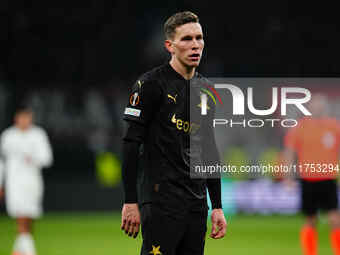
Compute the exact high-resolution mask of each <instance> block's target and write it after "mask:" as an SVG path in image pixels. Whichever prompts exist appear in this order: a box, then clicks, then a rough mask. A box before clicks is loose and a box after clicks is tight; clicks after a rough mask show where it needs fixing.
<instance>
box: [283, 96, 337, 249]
mask: <svg viewBox="0 0 340 255" xmlns="http://www.w3.org/2000/svg"><path fill="white" fill-rule="evenodd" d="M309 109H310V111H311V113H312V117H305V118H303V119H302V120H300V121H299V124H298V126H296V127H295V128H292V129H291V130H289V131H288V132H287V134H286V136H285V138H284V143H285V147H286V149H285V151H284V155H285V160H286V163H287V164H289V165H292V164H294V162H295V157H296V156H297V165H296V169H297V171H298V173H299V174H300V177H301V201H302V212H303V214H304V215H305V217H306V222H305V225H304V226H303V228H302V229H301V233H300V239H301V245H302V249H303V252H304V254H305V255H316V254H317V230H316V224H317V212H318V210H319V209H323V210H325V211H327V215H328V221H329V224H330V226H331V235H330V239H331V244H332V247H333V250H334V254H336V255H340V216H339V212H338V197H337V182H336V178H337V173H338V172H339V161H338V160H339V149H340V124H339V123H338V121H337V120H335V119H333V118H330V117H328V116H329V114H328V110H329V109H328V102H327V98H326V96H324V95H322V94H316V95H314V96H313V98H312V100H311V101H310V104H309Z"/></svg>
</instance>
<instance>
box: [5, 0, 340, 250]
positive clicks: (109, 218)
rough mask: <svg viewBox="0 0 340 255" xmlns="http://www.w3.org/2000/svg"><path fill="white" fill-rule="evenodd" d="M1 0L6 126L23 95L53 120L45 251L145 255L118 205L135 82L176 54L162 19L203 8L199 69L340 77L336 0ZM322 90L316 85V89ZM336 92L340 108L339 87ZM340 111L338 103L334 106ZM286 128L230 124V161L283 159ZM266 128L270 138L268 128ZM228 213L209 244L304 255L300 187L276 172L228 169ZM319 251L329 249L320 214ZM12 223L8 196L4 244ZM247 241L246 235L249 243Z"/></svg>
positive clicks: (40, 240) (41, 119) (42, 118)
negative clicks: (257, 129)
mask: <svg viewBox="0 0 340 255" xmlns="http://www.w3.org/2000/svg"><path fill="white" fill-rule="evenodd" d="M13 3H14V2H11V4H10V2H9V1H1V3H0V8H1V11H2V12H3V14H4V15H1V18H0V20H1V22H0V27H1V31H2V32H1V33H0V36H1V39H2V41H4V42H5V44H4V46H2V47H1V48H0V52H1V58H0V128H1V130H3V129H4V128H6V127H8V125H10V124H11V121H12V115H13V109H14V108H15V106H16V105H17V104H18V103H19V102H22V101H26V102H29V103H30V104H31V106H32V107H33V108H34V110H35V117H36V122H37V123H38V124H39V125H41V126H43V127H44V128H46V129H47V131H48V134H49V136H50V139H51V141H52V146H53V149H54V157H55V163H54V165H53V167H51V168H49V169H46V171H44V179H45V196H44V208H45V212H46V214H45V216H44V217H43V218H42V219H41V221H39V222H37V224H36V226H35V236H36V242H37V247H38V252H39V254H44V255H52V254H56V255H57V254H60V255H63V254H82V255H83V254H138V251H139V247H140V241H141V239H140V237H139V238H138V240H137V241H135V240H130V239H129V238H127V237H125V236H124V235H123V234H122V233H121V232H120V229H119V225H120V222H119V221H120V218H119V217H120V215H119V211H120V208H121V205H122V198H123V193H122V186H121V168H120V167H121V137H122V135H123V134H124V131H125V128H126V126H125V123H124V122H123V121H122V120H121V116H122V112H123V109H124V107H125V104H126V102H127V97H128V93H129V87H130V86H131V85H132V84H133V82H134V81H135V80H136V78H137V77H138V76H139V75H140V74H142V73H143V72H145V71H147V70H149V69H151V68H152V67H154V66H156V65H159V64H161V63H163V62H164V61H166V60H167V59H168V56H167V54H166V52H165V50H164V49H163V46H162V39H163V37H162V24H163V23H164V21H165V19H166V17H168V16H170V15H171V14H173V13H174V12H176V11H180V10H191V11H193V12H195V13H197V14H198V16H199V17H200V20H201V24H202V26H203V29H204V32H205V43H206V48H205V54H204V57H203V59H202V62H201V66H200V68H199V71H200V72H201V73H203V74H204V75H205V76H208V77H339V74H340V65H339V61H338V60H339V59H340V56H339V55H340V51H339V50H338V45H339V44H340V36H339V33H338V30H337V24H338V21H336V20H335V19H336V17H337V14H336V13H334V15H332V14H333V11H332V10H331V8H330V6H328V7H327V8H325V9H323V7H320V5H319V4H318V5H317V4H315V6H313V3H311V2H310V3H309V6H308V12H305V13H306V14H305V15H302V14H301V13H303V12H304V11H306V6H305V5H303V4H299V3H294V8H290V9H288V7H289V6H288V4H287V3H285V2H283V1H282V2H278V3H277V2H275V3H272V5H271V6H268V3H266V4H264V3H263V4H262V3H259V2H252V3H250V2H249V3H247V4H245V3H244V2H233V3H229V2H228V3H227V4H226V5H223V6H217V5H215V4H212V3H211V2H210V1H208V2H207V1H202V2H199V1H195V2H192V1H171V2H168V3H164V2H159V1H146V2H145V1H143V2H138V1H133V2H132V1H94V0H85V1H82V2H78V1H65V0H63V1H58V2H56V1H51V2H50V1H48V2H46V1H37V2H35V3H34V4H33V3H31V4H28V3H24V2H19V1H18V2H17V3H16V4H15V6H13V5H12V4H13ZM317 89H318V88H317ZM319 89H322V91H323V92H325V93H327V94H329V95H332V104H333V109H334V110H335V113H339V112H340V109H339V106H340V104H339V103H338V102H339V100H338V99H339V96H340V95H339V93H337V91H338V90H337V89H338V88H337V87H336V85H334V86H333V87H327V89H326V88H323V87H322V84H320V87H319ZM337 109H338V110H337ZM282 135H283V134H282V133H280V132H278V133H276V134H274V135H273V136H272V137H274V138H271V139H267V138H268V137H267V133H262V134H254V133H252V132H246V135H243V134H240V133H239V134H237V131H236V133H235V132H234V133H232V132H230V133H226V136H225V137H226V140H225V141H224V142H225V145H226V146H225V147H223V148H222V149H223V155H222V156H223V159H224V160H225V161H226V162H232V163H233V164H244V163H247V162H248V163H249V162H253V163H254V162H255V163H256V162H258V161H260V160H262V161H263V160H264V161H266V162H273V161H275V160H277V157H278V155H279V152H280V151H281V149H282V141H281V139H282ZM266 137H267V138H266ZM222 192H223V204H224V209H225V212H226V215H227V218H228V219H229V231H230V232H229V233H228V235H227V237H226V238H225V239H224V240H221V241H211V240H209V239H207V254H220V253H221V251H223V253H224V252H225V253H226V254H240V255H241V254H249V250H250V249H251V253H252V254H288V253H290V254H299V253H300V248H299V240H298V233H299V228H300V225H301V224H302V218H301V217H300V215H299V214H298V203H299V197H298V195H297V194H298V190H297V189H296V190H287V189H286V188H285V187H283V186H282V185H281V183H280V181H279V180H277V179H275V178H272V177H271V176H266V177H261V178H251V179H248V178H247V179H239V180H235V179H232V180H230V179H224V180H223V190H222ZM320 230H321V232H320V237H319V239H320V252H321V254H331V253H330V248H329V241H328V232H327V231H328V227H327V225H326V224H325V220H324V218H323V216H322V215H321V222H320ZM14 231H15V225H14V223H13V222H12V221H10V219H9V218H8V217H7V216H6V213H5V205H4V204H1V205H0V254H1V255H2V254H4V255H5V254H9V253H10V250H11V245H12V242H13V239H14ZM245 244H247V245H245Z"/></svg>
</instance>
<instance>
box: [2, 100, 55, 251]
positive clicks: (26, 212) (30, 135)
mask: <svg viewBox="0 0 340 255" xmlns="http://www.w3.org/2000/svg"><path fill="white" fill-rule="evenodd" d="M0 150H1V156H2V162H1V166H0V200H2V198H3V197H5V202H6V208H7V212H8V214H9V216H11V217H12V218H14V219H15V220H16V223H17V236H16V239H15V242H14V246H13V253H12V254H13V255H36V249H35V244H34V240H33V237H32V224H33V220H34V219H38V218H39V217H41V215H42V212H43V208H42V198H43V190H44V184H43V177H42V174H41V170H42V169H43V168H45V167H50V166H51V165H52V162H53V155H52V149H51V145H50V142H49V139H48V136H47V134H46V132H45V131H44V130H43V129H42V128H41V127H38V126H36V125H34V124H33V112H32V110H31V109H30V108H29V107H27V106H20V107H18V108H17V109H16V112H15V116H14V125H13V126H10V127H9V128H7V129H5V130H4V131H3V132H2V134H1V137H0Z"/></svg>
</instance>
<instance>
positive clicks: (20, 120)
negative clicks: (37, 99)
mask: <svg viewBox="0 0 340 255" xmlns="http://www.w3.org/2000/svg"><path fill="white" fill-rule="evenodd" d="M32 122H33V114H32V113H31V112H19V113H17V114H16V116H15V125H16V126H17V127H18V128H20V129H22V130H25V129H28V128H29V127H30V126H31V125H32Z"/></svg>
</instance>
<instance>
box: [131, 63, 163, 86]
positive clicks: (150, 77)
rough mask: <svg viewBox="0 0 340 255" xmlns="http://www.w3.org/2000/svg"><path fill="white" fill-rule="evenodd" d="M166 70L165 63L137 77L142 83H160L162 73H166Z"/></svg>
mask: <svg viewBox="0 0 340 255" xmlns="http://www.w3.org/2000/svg"><path fill="white" fill-rule="evenodd" d="M165 70H166V66H165V65H160V66H157V67H154V68H152V69H151V70H149V71H147V72H145V73H143V74H142V75H140V76H139V77H138V79H137V83H138V82H141V83H142V84H147V83H154V84H155V83H158V82H159V81H160V79H161V77H162V75H164V72H165Z"/></svg>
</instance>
